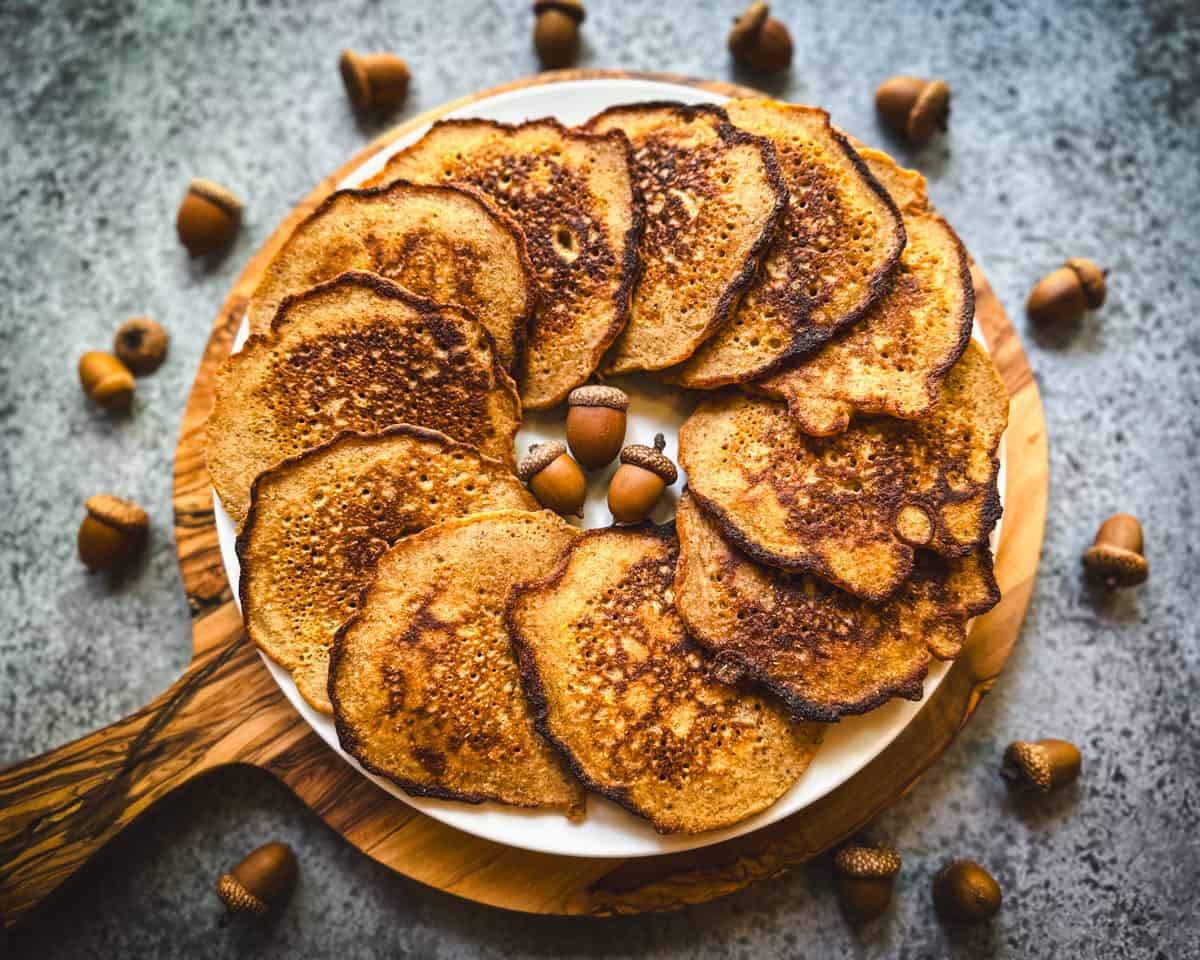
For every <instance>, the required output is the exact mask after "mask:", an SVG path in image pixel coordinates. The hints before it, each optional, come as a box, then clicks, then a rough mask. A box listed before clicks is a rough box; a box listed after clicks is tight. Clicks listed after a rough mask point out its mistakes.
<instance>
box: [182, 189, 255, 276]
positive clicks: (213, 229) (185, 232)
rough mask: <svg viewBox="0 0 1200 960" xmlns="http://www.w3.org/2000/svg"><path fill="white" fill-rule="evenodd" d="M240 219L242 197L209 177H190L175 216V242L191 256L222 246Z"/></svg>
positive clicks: (197, 255)
mask: <svg viewBox="0 0 1200 960" xmlns="http://www.w3.org/2000/svg"><path fill="white" fill-rule="evenodd" d="M241 220H242V201H241V200H239V199H238V198H237V197H235V196H234V195H233V194H232V193H230V192H229V191H228V190H226V189H225V188H224V187H222V186H221V185H220V184H218V183H213V182H212V181H211V180H193V181H192V182H191V183H190V184H188V191H187V194H186V195H185V196H184V198H183V202H182V203H181V204H180V205H179V213H178V214H176V216H175V231H176V233H178V234H179V242H180V243H182V244H183V245H184V247H186V248H187V252H188V254H189V255H190V256H193V257H202V256H208V255H209V254H213V253H218V252H220V251H221V250H223V249H225V247H227V246H228V245H229V243H230V241H232V240H233V236H234V234H235V233H237V229H238V225H239V224H240V223H241Z"/></svg>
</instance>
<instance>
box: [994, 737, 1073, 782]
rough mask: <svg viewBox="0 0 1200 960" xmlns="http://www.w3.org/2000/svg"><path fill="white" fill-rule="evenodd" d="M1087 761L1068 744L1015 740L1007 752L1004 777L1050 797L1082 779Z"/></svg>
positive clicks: (1064, 742)
mask: <svg viewBox="0 0 1200 960" xmlns="http://www.w3.org/2000/svg"><path fill="white" fill-rule="evenodd" d="M1082 765H1083V757H1082V756H1081V755H1080V753H1079V748H1078V747H1077V746H1075V744H1073V743H1069V742H1068V741H1066V740H1054V739H1047V740H1035V741H1032V742H1030V741H1027V740H1015V741H1013V742H1012V743H1010V744H1009V745H1008V749H1007V750H1005V751H1004V763H1003V765H1002V766H1001V767H1000V776H1002V777H1004V779H1005V780H1007V781H1008V782H1009V783H1010V784H1013V785H1016V786H1028V787H1032V788H1034V789H1035V790H1037V791H1038V792H1040V793H1050V792H1051V791H1052V790H1058V789H1059V788H1060V787H1065V786H1066V785H1067V784H1069V783H1072V782H1074V781H1075V780H1076V779H1077V778H1078V777H1079V771H1080V768H1081V767H1082Z"/></svg>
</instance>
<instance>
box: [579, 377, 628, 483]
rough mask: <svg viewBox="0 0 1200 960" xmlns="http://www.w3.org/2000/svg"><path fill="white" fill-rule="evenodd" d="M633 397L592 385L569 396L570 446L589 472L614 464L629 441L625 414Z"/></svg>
mask: <svg viewBox="0 0 1200 960" xmlns="http://www.w3.org/2000/svg"><path fill="white" fill-rule="evenodd" d="M628 409H629V396H628V394H626V393H625V391H624V390H618V389H617V388H616V387H606V386H602V385H600V384H591V385H589V386H586V387H576V388H575V389H574V390H572V391H571V393H570V394H569V395H568V397H567V444H568V445H569V446H570V448H571V453H572V454H574V455H575V459H576V460H578V461H579V462H580V463H581V464H583V465H584V466H585V467H586V468H587V469H589V470H596V469H598V468H600V467H605V466H608V464H610V463H612V461H613V457H615V456H616V455H617V454H618V453H620V452H621V444H622V443H623V442H624V440H625V411H626V410H628Z"/></svg>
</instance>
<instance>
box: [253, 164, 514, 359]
mask: <svg viewBox="0 0 1200 960" xmlns="http://www.w3.org/2000/svg"><path fill="white" fill-rule="evenodd" d="M347 270H362V271H365V272H368V273H377V274H379V275H380V276H384V277H387V278H388V279H389V280H393V281H395V282H396V283H398V284H400V286H402V287H404V288H406V289H408V290H411V291H412V292H413V293H415V294H416V295H417V296H419V297H428V298H429V299H430V300H433V301H435V302H437V303H456V304H458V305H459V306H460V307H466V308H467V309H468V310H470V311H471V313H473V314H474V315H475V317H476V319H478V320H479V322H480V323H482V324H483V325H484V326H485V327H486V328H487V331H488V333H490V334H491V335H492V339H493V340H494V341H495V342H496V353H497V355H498V356H499V357H500V362H501V363H502V364H503V365H504V368H505V369H506V370H510V371H511V370H513V367H514V364H515V363H516V362H517V361H518V359H519V358H520V356H521V353H522V350H523V349H524V345H525V332H526V327H527V326H528V325H529V318H530V317H531V316H532V315H533V308H534V305H535V303H536V299H537V287H536V284H535V283H534V279H533V265H532V264H531V263H530V262H529V255H528V253H526V251H525V237H524V236H523V234H522V233H521V230H520V228H519V227H518V226H517V225H516V223H515V222H514V221H513V220H512V218H511V217H509V216H507V215H505V214H503V213H500V212H499V211H497V210H496V209H495V208H494V207H492V205H491V204H489V203H487V202H486V201H484V200H482V199H480V198H478V197H477V196H474V195H472V194H470V193H467V192H465V191H463V190H458V189H455V188H453V187H445V186H416V185H415V184H411V183H393V184H391V185H390V186H387V187H381V188H379V189H375V190H339V191H338V192H337V193H334V194H332V195H330V196H329V197H327V198H326V199H325V202H324V203H322V204H321V205H320V206H319V207H317V209H316V210H314V211H313V212H312V214H310V215H309V217H308V219H306V220H305V221H304V222H303V223H301V224H300V225H299V226H298V227H296V229H295V231H293V233H292V235H291V236H290V237H289V238H288V239H287V242H286V243H284V245H283V246H282V247H281V248H280V249H279V251H278V252H277V253H276V254H275V256H274V257H273V258H272V259H271V262H270V263H269V264H268V265H267V269H266V270H265V271H264V273H263V276H262V279H261V280H260V281H259V283H258V287H257V289H255V291H254V295H253V296H252V297H251V298H250V306H249V308H248V309H247V315H248V317H249V320H250V332H251V333H267V332H269V330H270V327H271V318H272V317H274V316H275V312H276V310H278V309H279V304H280V303H282V302H283V299H284V297H286V296H288V295H290V294H295V293H300V292H302V291H304V290H307V289H308V288H309V287H311V286H314V285H315V284H318V283H320V282H322V281H323V280H331V279H333V278H334V277H336V276H337V275H338V274H339V273H344V272H345V271H347Z"/></svg>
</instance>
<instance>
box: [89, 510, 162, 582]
mask: <svg viewBox="0 0 1200 960" xmlns="http://www.w3.org/2000/svg"><path fill="white" fill-rule="evenodd" d="M84 509H85V510H87V514H86V516H84V518H83V523H81V524H80V525H79V533H78V535H77V536H76V546H77V547H78V549H79V559H80V560H82V561H83V564H84V566H85V567H87V569H88V573H95V572H96V571H97V570H104V571H106V572H108V573H112V574H119V573H121V572H123V571H124V569H125V568H126V567H127V566H128V565H129V564H130V562H131V561H132V560H133V559H134V558H135V557H136V556H137V555H138V553H139V552H141V549H142V546H143V545H144V544H145V542H146V531H147V530H148V529H149V527H150V518H149V517H148V516H146V511H145V510H143V509H142V508H141V507H139V506H138V505H137V504H136V503H133V502H132V501H130V500H122V499H121V498H120V497H114V496H112V495H110V494H107V493H100V494H97V495H96V496H94V497H88V499H87V502H86V503H85V504H84Z"/></svg>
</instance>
